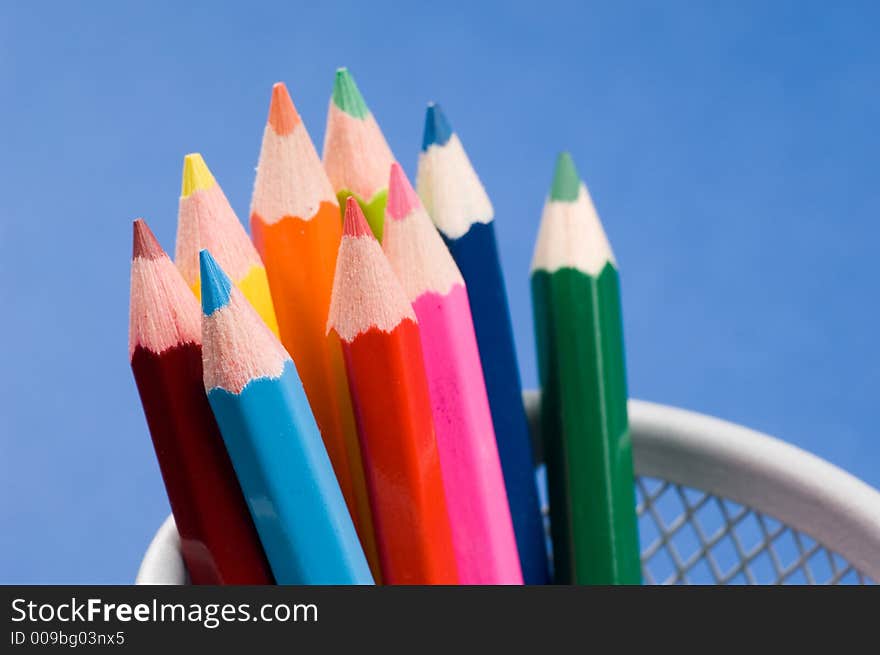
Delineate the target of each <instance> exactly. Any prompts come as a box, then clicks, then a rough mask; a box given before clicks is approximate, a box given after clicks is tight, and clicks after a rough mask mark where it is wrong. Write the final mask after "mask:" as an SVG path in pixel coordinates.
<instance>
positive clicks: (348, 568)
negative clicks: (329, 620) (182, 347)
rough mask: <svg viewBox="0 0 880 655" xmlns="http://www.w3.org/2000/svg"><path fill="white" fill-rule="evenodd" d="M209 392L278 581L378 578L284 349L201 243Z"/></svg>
mask: <svg viewBox="0 0 880 655" xmlns="http://www.w3.org/2000/svg"><path fill="white" fill-rule="evenodd" d="M200 268H201V280H202V313H203V317H202V339H203V346H202V358H203V362H204V378H205V389H206V391H207V392H208V401H209V402H210V404H211V409H212V410H213V412H214V416H215V417H216V419H217V423H218V425H219V426H220V432H221V434H222V435H223V441H224V442H225V444H226V450H227V451H228V452H229V456H230V459H231V460H232V464H233V467H234V468H235V473H236V475H237V477H238V481H239V484H240V485H241V488H242V491H243V492H244V495H245V499H246V500H247V504H248V508H249V509H250V512H251V516H252V518H253V520H254V524H255V525H256V527H257V532H258V533H259V535H260V540H261V541H262V543H263V548H264V550H265V552H266V556H267V558H268V559H269V564H270V565H271V567H272V573H273V574H274V575H275V579H276V581H277V582H278V583H279V584H372V583H373V578H372V575H371V574H370V569H369V567H368V566H367V560H366V557H365V556H364V552H363V550H362V549H361V545H360V542H359V541H358V538H357V534H356V533H355V530H354V524H353V523H352V521H351V517H350V516H349V513H348V509H347V508H346V506H345V500H344V499H343V497H342V491H341V490H340V488H339V484H338V482H337V481H336V477H335V476H334V474H333V468H332V466H331V464H330V458H329V457H328V456H327V451H326V450H325V449H324V443H323V441H322V440H321V435H320V433H319V432H318V427H317V425H316V424H315V419H314V417H313V416H312V411H311V409H310V408H309V404H308V401H307V400H306V395H305V392H304V391H303V387H302V383H301V382H300V380H299V376H298V375H297V372H296V368H295V366H294V364H293V361H292V360H291V359H290V356H289V355H288V354H287V351H286V350H284V347H283V346H282V345H281V343H280V342H279V341H278V339H277V338H276V337H275V335H274V334H272V332H271V331H270V330H269V328H268V327H266V325H265V323H263V321H262V320H261V319H260V317H259V315H258V314H257V313H256V311H255V310H254V309H253V307H252V306H251V305H250V303H249V302H248V301H247V300H245V298H244V296H242V295H241V292H240V291H239V290H238V289H236V288H235V287H234V286H233V285H232V283H231V282H230V281H229V278H228V277H227V276H226V274H225V273H224V272H223V271H222V270H221V268H220V266H219V265H218V264H217V262H216V261H215V260H214V258H213V257H212V256H211V255H210V254H209V253H208V251H206V250H202V252H201V253H200Z"/></svg>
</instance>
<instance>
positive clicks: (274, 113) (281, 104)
mask: <svg viewBox="0 0 880 655" xmlns="http://www.w3.org/2000/svg"><path fill="white" fill-rule="evenodd" d="M299 122H300V118H299V114H298V113H297V111H296V107H295V106H294V105H293V100H291V99H290V94H289V93H288V92H287V87H286V86H285V85H284V82H276V83H275V84H274V85H273V86H272V100H271V101H270V103H269V125H271V126H272V129H273V130H275V133H276V134H278V135H279V136H284V135H285V134H290V133H291V132H293V128H295V127H296V126H297V125H298V124H299Z"/></svg>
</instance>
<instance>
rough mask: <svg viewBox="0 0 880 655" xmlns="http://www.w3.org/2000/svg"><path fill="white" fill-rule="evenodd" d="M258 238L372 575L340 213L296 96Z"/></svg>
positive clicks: (283, 124)
mask: <svg viewBox="0 0 880 655" xmlns="http://www.w3.org/2000/svg"><path fill="white" fill-rule="evenodd" d="M250 223H251V234H252V235H253V238H254V243H255V244H256V246H257V250H258V251H259V253H260V255H261V257H262V259H263V262H264V263H265V265H266V273H267V275H268V278H269V288H270V289H271V292H272V301H273V304H274V306H275V311H276V314H277V316H278V327H279V329H280V332H281V343H282V344H284V347H285V349H286V350H287V352H288V353H290V356H291V357H292V358H293V361H294V363H295V364H296V370H297V372H298V373H299V377H300V379H301V380H302V383H303V387H304V388H305V390H306V396H308V399H309V404H310V405H311V406H312V411H313V412H314V415H315V420H316V421H317V423H318V427H319V428H320V430H321V435H322V437H323V439H324V445H325V446H326V448H327V454H328V455H329V456H330V461H331V462H332V463H333V470H334V471H335V472H336V479H337V480H339V486H340V487H341V488H342V495H343V496H344V497H345V501H346V504H347V505H348V509H349V511H350V513H351V516H352V519H353V520H354V524H355V528H356V529H357V531H358V536H359V537H360V540H361V544H363V546H364V552H365V553H366V555H367V560H368V561H369V562H370V568H371V569H372V570H373V575H374V576H376V577H378V575H377V574H378V572H379V566H378V564H379V559H378V553H377V551H376V541H375V536H374V534H373V520H372V517H371V515H370V501H369V497H368V495H367V486H366V480H365V479H364V470H363V464H362V462H361V451H360V445H359V444H358V438H357V428H356V426H355V423H354V413H353V412H352V408H351V396H350V394H349V391H348V379H347V377H346V374H345V362H343V360H342V348H341V346H340V345H339V339H338V338H337V337H336V335H334V334H329V335H328V334H326V332H325V328H326V326H327V311H328V309H329V307H330V293H331V292H332V290H333V273H334V272H335V270H336V254H337V252H338V251H339V241H340V239H341V238H342V221H341V220H340V218H339V205H338V204H337V202H336V196H335V195H334V193H333V188H332V187H331V186H330V181H329V180H328V179H327V174H326V173H325V172H324V168H323V167H322V166H321V160H320V159H319V157H318V153H317V152H316V151H315V147H314V145H313V144H312V140H311V138H309V134H308V132H307V131H306V126H305V125H304V124H303V122H302V120H301V119H300V117H299V114H298V113H297V111H296V108H295V107H294V105H293V101H292V100H291V99H290V94H288V92H287V88H286V87H285V86H284V85H283V84H281V83H278V84H276V85H275V86H274V87H273V88H272V100H271V103H270V105H269V119H268V121H267V124H266V128H265V131H264V132H263V143H262V147H261V149H260V160H259V164H258V166H257V177H256V180H255V182H254V193H253V198H252V200H251V221H250Z"/></svg>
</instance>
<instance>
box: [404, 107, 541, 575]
mask: <svg viewBox="0 0 880 655" xmlns="http://www.w3.org/2000/svg"><path fill="white" fill-rule="evenodd" d="M417 187H418V193H419V196H421V199H422V202H423V203H424V205H425V208H426V209H427V210H428V213H429V214H430V215H431V218H432V219H433V221H434V223H435V225H436V226H437V228H438V229H439V230H440V234H441V235H442V236H443V239H444V241H446V245H447V246H448V247H449V250H450V252H451V253H452V256H453V258H454V259H455V263H456V264H458V268H459V269H460V270H461V274H462V276H463V277H464V280H465V284H466V285H467V291H468V300H469V301H470V305H471V310H472V314H473V320H474V331H475V332H476V335H477V344H478V346H479V350H480V361H481V363H482V365H483V374H484V376H485V379H486V391H487V393H488V396H489V406H490V409H491V411H492V422H493V423H494V426H495V438H496V440H497V443H498V455H499V458H500V459H501V468H502V471H503V473H504V484H505V487H506V488H507V498H508V502H509V503H510V514H511V518H512V519H513V529H514V532H515V533H516V544H517V548H518V549H519V558H520V563H521V564H522V569H523V580H524V581H525V583H526V584H546V583H547V582H548V570H547V552H546V548H545V537H544V524H543V521H542V519H541V511H540V505H539V504H538V491H537V486H536V483H535V467H534V459H533V455H532V444H531V441H530V439H529V428H528V423H527V421H526V414H525V410H524V409H523V403H522V385H521V383H520V377H519V368H518V366H517V362H516V349H515V346H514V343H513V331H512V329H511V326H510V313H509V311H508V308H507V293H506V292H505V289H504V278H503V277H502V274H501V264H500V262H499V259H498V247H497V245H496V243H495V228H494V227H493V223H492V217H493V210H492V203H491V202H490V201H489V198H488V196H487V195H486V191H485V190H484V189H483V185H482V184H481V183H480V180H479V178H478V177H477V174H476V172H475V171H474V169H473V167H472V166H471V163H470V160H469V159H468V156H467V154H466V153H465V151H464V148H463V147H462V145H461V141H459V139H458V136H457V135H456V134H455V133H453V131H452V129H451V128H450V126H449V123H448V121H447V120H446V117H445V116H444V115H443V112H442V111H441V110H440V107H439V106H437V105H435V104H430V105H428V111H427V115H426V116H425V134H424V139H423V141H422V152H421V153H420V154H419V170H418V176H417Z"/></svg>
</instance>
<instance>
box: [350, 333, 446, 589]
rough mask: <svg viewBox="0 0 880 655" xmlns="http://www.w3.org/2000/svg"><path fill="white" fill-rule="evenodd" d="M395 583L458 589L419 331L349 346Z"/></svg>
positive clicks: (382, 541)
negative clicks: (444, 586) (447, 585)
mask: <svg viewBox="0 0 880 655" xmlns="http://www.w3.org/2000/svg"><path fill="white" fill-rule="evenodd" d="M343 352H344V354H345V360H346V365H347V369H348V373H349V382H350V386H351V391H352V399H353V403H354V408H355V418H356V420H357V423H358V433H359V435H360V439H361V449H362V453H363V457H364V464H365V469H366V473H367V484H368V486H369V489H370V500H371V507H372V510H373V520H374V523H375V527H376V537H377V542H378V546H379V557H380V561H381V564H382V575H383V580H384V581H385V582H386V583H388V584H455V583H456V582H457V581H458V575H457V572H456V564H455V554H454V550H453V546H452V534H451V529H450V525H449V517H448V514H447V509H446V501H445V496H444V490H443V479H442V473H441V468H440V459H439V454H438V451H437V444H436V441H435V436H434V426H433V423H432V417H431V405H430V401H429V395H428V388H427V381H426V378H425V371H424V365H423V363H422V362H423V360H422V352H421V347H420V345H419V332H418V327H417V326H416V324H415V323H414V322H412V321H411V320H409V319H405V320H403V321H402V322H401V323H400V324H399V325H397V327H395V328H394V329H393V330H392V331H391V332H384V331H381V330H377V329H375V328H371V329H370V330H368V331H366V332H364V333H361V334H359V335H358V336H357V337H355V338H354V340H353V341H351V342H345V341H344V342H343Z"/></svg>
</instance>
